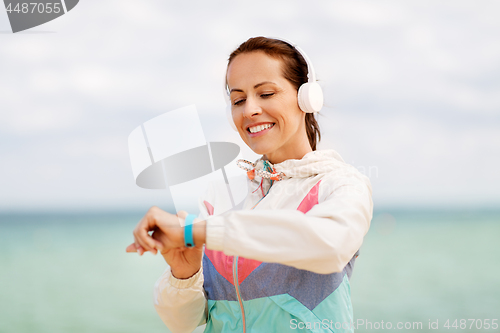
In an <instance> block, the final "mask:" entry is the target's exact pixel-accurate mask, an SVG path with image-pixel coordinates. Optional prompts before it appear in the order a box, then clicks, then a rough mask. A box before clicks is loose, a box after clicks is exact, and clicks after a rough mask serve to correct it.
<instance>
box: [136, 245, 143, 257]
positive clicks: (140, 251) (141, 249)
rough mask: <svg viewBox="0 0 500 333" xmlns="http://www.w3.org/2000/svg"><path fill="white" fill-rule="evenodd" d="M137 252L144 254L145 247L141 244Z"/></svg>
mask: <svg viewBox="0 0 500 333" xmlns="http://www.w3.org/2000/svg"><path fill="white" fill-rule="evenodd" d="M137 253H139V255H140V256H142V255H143V254H144V249H143V248H142V246H139V247H138V248H137Z"/></svg>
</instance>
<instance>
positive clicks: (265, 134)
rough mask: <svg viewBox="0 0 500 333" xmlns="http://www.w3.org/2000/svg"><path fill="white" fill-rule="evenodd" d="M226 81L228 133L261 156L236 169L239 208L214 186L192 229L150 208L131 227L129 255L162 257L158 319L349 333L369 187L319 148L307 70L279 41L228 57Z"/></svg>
mask: <svg viewBox="0 0 500 333" xmlns="http://www.w3.org/2000/svg"><path fill="white" fill-rule="evenodd" d="M226 83H227V92H228V93H229V98H228V100H229V102H230V108H231V109H230V110H231V116H232V119H231V120H232V122H233V125H234V127H235V129H236V130H237V131H238V133H239V134H240V136H241V138H242V139H243V141H244V142H245V143H246V144H247V145H248V146H249V147H250V148H251V149H252V150H253V151H254V152H256V153H258V154H261V155H262V157H261V158H260V159H259V160H257V161H256V162H255V163H252V162H248V161H242V160H240V161H239V162H240V163H239V165H240V167H242V168H244V169H245V170H246V171H247V175H244V177H248V178H247V179H246V181H247V184H248V187H249V192H248V193H247V196H246V199H245V200H244V202H243V203H242V204H241V205H238V207H233V209H231V210H229V211H227V207H231V205H230V204H229V203H228V201H229V198H227V195H226V193H225V189H219V188H218V187H216V186H213V187H211V188H209V189H208V191H207V193H206V195H205V196H204V197H203V198H201V199H200V202H199V204H200V211H201V213H200V216H199V217H198V219H195V216H193V215H188V214H187V213H186V212H180V213H179V214H178V215H172V214H169V213H167V212H164V211H162V210H160V209H158V208H156V207H153V208H152V209H150V210H149V211H148V213H147V214H146V215H145V216H144V218H143V219H142V220H141V222H139V224H138V225H137V227H136V228H135V230H134V237H135V242H134V243H133V244H131V245H130V246H129V247H128V248H127V251H129V252H135V251H137V252H139V254H142V253H143V252H144V251H152V252H154V253H156V251H157V250H160V251H161V254H162V255H163V257H164V259H165V260H166V262H167V263H168V264H169V268H167V270H166V271H165V272H164V274H163V275H162V276H161V277H160V279H159V280H158V282H157V283H156V285H155V298H154V304H155V308H156V310H157V312H158V314H159V316H160V318H161V319H162V320H163V322H164V323H165V324H166V325H167V326H168V327H169V329H170V330H172V331H173V332H191V331H193V330H194V329H195V328H196V327H197V326H199V325H201V324H204V323H206V324H207V325H206V328H205V331H206V332H247V331H248V332H287V331H296V330H297V328H304V329H305V330H306V331H322V332H323V331H333V330H334V327H335V332H352V325H349V324H350V323H352V321H353V312H352V305H351V298H350V284H349V279H350V277H351V273H352V269H353V266H354V261H355V259H356V257H357V256H358V250H359V248H360V246H361V244H362V242H363V237H364V235H365V234H366V232H367V231H368V228H369V226H370V221H371V218H372V214H373V201H372V197H371V194H372V191H371V184H370V181H369V179H368V177H366V176H364V175H362V174H361V173H360V172H359V171H358V170H357V169H356V168H354V167H353V166H350V165H348V164H346V163H345V162H344V161H343V159H342V158H341V157H340V155H339V154H338V153H337V152H335V151H334V150H321V151H318V150H316V144H317V142H318V141H319V138H320V133H319V127H318V124H317V122H316V119H315V118H314V114H315V112H316V111H319V109H320V108H321V104H322V93H321V90H320V88H319V85H317V83H316V82H315V77H314V71H313V70H312V65H311V64H310V63H309V62H308V59H307V56H305V54H304V53H303V52H302V51H300V49H299V48H298V47H294V46H293V45H291V44H289V43H287V42H284V41H282V40H277V39H270V38H265V37H256V38H250V39H249V40H248V41H246V42H245V43H243V44H242V45H240V47H238V49H237V50H235V51H234V52H233V53H232V54H231V56H230V57H229V61H228V68H227V73H226ZM318 89H319V90H318ZM318 101H319V102H318ZM242 162H245V163H242ZM243 164H245V165H243ZM221 190H222V191H221ZM179 220H180V223H179ZM193 223H194V225H193ZM149 231H154V232H153V234H152V235H151V236H150V235H149V233H148V232H149ZM193 243H194V246H193ZM307 323H318V324H320V325H319V326H320V327H317V325H314V326H311V327H310V326H308V325H307Z"/></svg>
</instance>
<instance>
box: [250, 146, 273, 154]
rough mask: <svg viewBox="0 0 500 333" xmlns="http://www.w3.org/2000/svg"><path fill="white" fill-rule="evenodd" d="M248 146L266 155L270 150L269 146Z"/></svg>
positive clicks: (255, 151)
mask: <svg viewBox="0 0 500 333" xmlns="http://www.w3.org/2000/svg"><path fill="white" fill-rule="evenodd" d="M248 147H249V148H250V149H252V151H253V152H254V153H256V154H258V155H266V154H268V153H269V152H270V151H271V149H270V148H269V147H264V146H263V145H253V146H250V145H248Z"/></svg>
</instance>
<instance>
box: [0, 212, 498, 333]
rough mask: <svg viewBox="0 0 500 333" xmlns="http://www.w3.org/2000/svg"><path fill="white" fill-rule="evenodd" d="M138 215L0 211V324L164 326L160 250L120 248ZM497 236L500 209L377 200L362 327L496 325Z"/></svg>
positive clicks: (366, 253)
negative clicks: (410, 206)
mask: <svg viewBox="0 0 500 333" xmlns="http://www.w3.org/2000/svg"><path fill="white" fill-rule="evenodd" d="M141 216H142V214H141V213H140V212H139V213H137V212H136V213H106V214H105V213H94V214H92V213H85V214H67V213H66V214H65V213H50V214H48V213H44V214H2V215H0V300H1V302H0V332H2V333H4V332H6V333H7V332H8V333H10V332H13V333H21V332H36V333H42V332H47V333H59V332H64V333H69V332H71V333H78V332H95V333H99V332H120V333H128V332H130V333H142V332H148V333H154V332H169V331H168V329H167V328H166V327H165V325H164V324H163V322H162V321H161V320H160V319H159V317H158V315H157V314H156V311H155V309H154V307H153V303H152V302H153V285H154V283H155V281H156V280H157V279H158V277H159V276H160V275H161V273H162V272H163V271H164V270H165V268H166V267H167V266H166V263H165V261H164V260H163V258H162V257H161V256H153V255H151V254H150V253H146V254H145V255H144V256H142V257H140V256H138V255H137V254H130V253H126V252H125V247H126V246H127V245H129V244H130V243H131V242H132V240H133V237H132V230H133V228H134V226H135V225H136V223H137V222H138V221H139V219H140V218H141ZM499 237H500V211H438V210H434V211H417V210H413V211H405V210H384V211H378V212H375V214H374V219H373V221H372V226H371V228H370V231H369V233H368V234H367V235H366V237H365V241H364V244H363V246H362V248H361V251H360V256H359V257H358V259H357V261H356V264H355V268H354V273H353V276H352V279H351V293H352V301H353V308H354V324H355V325H357V326H356V327H357V330H356V332H373V331H391V330H389V329H387V323H391V325H392V330H394V329H396V325H398V323H401V324H400V327H402V329H400V330H398V331H415V332H416V331H418V332H450V331H460V332H494V331H500V330H499V329H496V330H493V329H491V328H490V329H485V328H484V327H483V328H481V329H479V328H477V327H478V326H479V321H481V324H483V323H484V320H485V319H489V322H490V323H491V321H492V319H497V322H498V321H500V260H499V258H500V245H499V244H500V242H499ZM455 319H458V321H457V322H456V325H457V327H458V328H454V327H452V325H453V321H454V320H455ZM461 319H465V320H468V319H474V321H471V320H468V321H466V322H467V324H466V328H465V329H464V328H463V325H462V328H461V327H460V320H461ZM446 320H450V321H449V326H450V328H446V327H444V325H445V324H446ZM382 321H383V324H382ZM407 323H410V326H412V325H415V324H414V323H421V326H418V324H417V326H415V328H408V327H409V326H408V324H407ZM430 323H432V324H433V327H436V324H437V327H438V329H429V325H430ZM462 323H463V322H462ZM370 325H371V326H370ZM381 325H382V326H381ZM405 325H406V327H407V329H405V328H404V327H405ZM470 325H472V327H470ZM475 325H476V326H475ZM377 327H378V328H377ZM198 331H202V329H201V328H200V329H198V330H197V332H198Z"/></svg>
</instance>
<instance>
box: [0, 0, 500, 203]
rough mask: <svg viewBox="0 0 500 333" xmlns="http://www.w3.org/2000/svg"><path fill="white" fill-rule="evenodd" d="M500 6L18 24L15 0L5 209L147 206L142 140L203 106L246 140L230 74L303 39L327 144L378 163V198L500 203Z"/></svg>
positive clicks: (112, 3)
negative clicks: (138, 170)
mask: <svg viewBox="0 0 500 333" xmlns="http://www.w3.org/2000/svg"><path fill="white" fill-rule="evenodd" d="M499 10H500V3H499V2H497V1H487V0H485V1H481V2H473V1H439V2H436V1H422V0H419V1H404V2H402V1H395V0H394V1H377V2H373V1H359V0H355V1H308V2H307V3H306V2H305V1H251V2H237V1H231V2H230V1H189V2H188V1H165V0H161V1H160V0H150V1H141V2H138V1H131V0H107V1H106V2H104V3H103V2H95V1H85V0H82V1H80V2H79V4H78V5H77V6H76V7H75V8H74V9H73V10H71V11H70V12H68V13H67V14H66V15H64V16H62V17H59V18H57V19H56V20H54V21H51V22H48V23H46V24H44V25H41V26H38V27H35V28H32V29H30V30H27V31H25V32H20V33H16V34H12V32H11V30H10V25H9V21H8V18H7V14H6V12H5V11H3V10H1V9H0V161H1V163H0V211H30V210H33V211H37V210H79V211H82V210H101V209H102V210H107V209H118V210H120V209H139V210H143V209H147V208H148V207H150V206H152V205H159V206H160V207H162V206H166V205H168V203H170V202H171V197H170V194H169V193H168V191H164V190H147V189H142V188H139V187H138V186H136V185H135V181H134V177H133V173H132V168H131V163H130V158H129V151H128V146H127V144H128V142H127V138H128V135H129V134H130V133H131V132H132V130H134V129H135V128H136V127H137V126H140V125H141V124H142V123H144V122H146V121H148V120H149V119H152V118H154V117H156V116H159V115H161V114H163V113H165V112H168V111H171V110H175V109H178V108H181V107H184V106H187V105H192V104H194V105H196V108H197V110H198V114H199V117H200V121H201V124H202V127H203V131H204V135H205V138H206V140H207V141H227V142H234V143H237V144H238V145H239V146H240V147H241V148H242V157H244V158H247V159H255V158H256V157H257V155H255V154H253V152H251V151H250V150H249V149H248V147H246V146H245V144H244V143H243V141H242V140H241V139H240V138H239V136H238V134H237V133H236V132H233V131H232V130H231V128H230V126H229V124H228V123H227V121H226V116H225V113H224V112H225V111H224V110H225V101H224V99H223V95H222V82H223V77H224V73H225V67H226V64H227V58H228V55H229V54H230V53H231V51H232V50H234V49H235V48H236V47H237V46H238V45H239V44H240V43H242V42H243V41H245V40H246V39H248V38H250V37H253V36H261V35H262V36H268V37H280V38H285V39H287V40H290V41H293V42H294V43H296V44H298V45H299V46H300V47H301V48H302V49H303V50H304V51H305V52H306V53H307V54H308V56H309V58H310V59H311V61H312V63H313V65H314V67H315V70H316V73H317V76H318V79H319V83H320V85H321V86H322V87H323V89H324V94H325V106H324V108H323V109H322V111H321V114H320V115H319V118H318V119H319V124H320V127H321V131H322V132H321V133H322V138H323V139H322V141H321V143H320V145H319V148H320V149H335V150H336V151H337V152H339V153H340V155H341V156H342V157H343V158H344V160H345V161H346V162H347V163H349V164H352V165H354V166H355V167H357V168H358V170H360V171H361V172H363V173H364V174H366V175H367V176H368V177H369V178H370V181H371V183H372V187H373V200H374V204H375V208H377V207H447V208H463V207H498V203H499V202H500V186H499V185H500V172H499V171H498V170H499V165H500V43H499V36H500V21H499V20H498V14H497V13H498V12H499Z"/></svg>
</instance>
